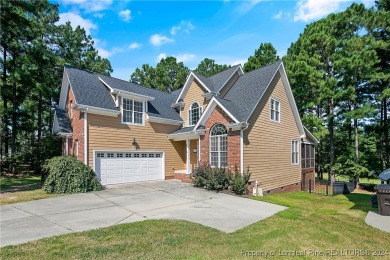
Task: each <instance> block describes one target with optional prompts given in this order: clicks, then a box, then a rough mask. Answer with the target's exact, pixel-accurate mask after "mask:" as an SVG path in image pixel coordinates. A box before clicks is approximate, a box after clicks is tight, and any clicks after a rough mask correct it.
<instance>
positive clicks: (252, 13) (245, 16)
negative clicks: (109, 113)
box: [51, 0, 374, 80]
mask: <svg viewBox="0 0 390 260" xmlns="http://www.w3.org/2000/svg"><path fill="white" fill-rule="evenodd" d="M51 2H55V3H58V4H59V5H60V9H59V10H60V21H59V23H65V22H66V21H70V22H71V24H72V26H73V27H76V26H77V25H80V26H81V27H83V28H84V29H85V30H86V31H87V33H88V34H90V35H91V36H92V38H93V39H94V41H95V47H96V48H97V49H98V51H99V54H100V55H101V56H102V57H105V58H108V59H109V60H110V62H111V65H112V67H113V69H114V72H113V73H112V76H113V77H117V78H121V79H124V80H129V78H130V75H131V73H132V72H133V71H134V70H135V68H137V67H140V66H142V64H145V63H148V64H150V65H152V66H155V65H156V63H157V62H158V61H159V59H161V58H162V57H166V56H175V57H176V58H177V59H178V60H179V61H183V62H184V64H185V65H186V66H187V67H189V68H190V69H195V68H196V67H197V65H198V64H199V62H200V61H201V60H203V59H204V58H212V59H215V60H216V62H217V63H221V64H230V65H235V64H238V63H241V64H243V63H244V62H245V61H246V60H247V58H248V57H249V56H250V55H252V54H253V53H254V50H255V49H256V48H258V46H259V45H260V43H262V42H271V43H272V44H273V45H274V46H275V48H276V49H277V51H278V55H279V56H283V55H285V54H286V51H287V49H288V47H289V46H290V44H291V43H292V42H294V41H296V40H297V38H298V37H299V34H300V33H301V32H303V29H304V28H305V26H306V25H307V24H308V23H310V22H313V21H315V20H318V19H320V18H322V17H324V16H326V15H327V14H329V13H331V12H339V11H342V10H345V9H346V8H347V7H348V6H349V5H350V4H351V3H352V2H353V1H348V0H297V1H265V0H250V1H249V0H248V1H233V0H225V1H223V0H222V1H169V2H168V1H147V0H144V1H135V0H131V1H125V0H121V1H118V0H104V1H103V0H101V1H92V0H58V1H53V0H52V1H51ZM355 2H363V3H364V4H365V5H366V6H372V5H373V4H374V0H357V1H355Z"/></svg>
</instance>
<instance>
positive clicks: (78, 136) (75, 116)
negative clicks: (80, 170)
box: [63, 87, 84, 162]
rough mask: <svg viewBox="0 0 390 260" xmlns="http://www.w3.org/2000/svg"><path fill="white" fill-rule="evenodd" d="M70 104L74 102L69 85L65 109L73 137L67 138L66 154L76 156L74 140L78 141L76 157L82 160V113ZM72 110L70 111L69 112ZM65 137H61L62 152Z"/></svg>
mask: <svg viewBox="0 0 390 260" xmlns="http://www.w3.org/2000/svg"><path fill="white" fill-rule="evenodd" d="M71 104H73V105H74V104H75V99H74V95H73V91H72V88H71V87H69V90H68V96H67V100H66V105H65V110H66V111H67V113H68V117H69V120H70V124H71V127H72V132H73V137H72V138H69V139H68V144H69V147H68V154H69V155H74V156H76V152H77V151H76V145H75V143H76V141H78V155H77V159H79V160H80V161H82V162H84V113H83V112H81V111H79V110H76V109H73V108H71ZM71 110H72V112H71ZM65 146H66V139H65V138H64V139H63V147H64V149H63V154H64V155H65V151H66V148H65Z"/></svg>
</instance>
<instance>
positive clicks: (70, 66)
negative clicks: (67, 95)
mask: <svg viewBox="0 0 390 260" xmlns="http://www.w3.org/2000/svg"><path fill="white" fill-rule="evenodd" d="M64 67H67V68H73V69H77V70H81V71H85V72H89V73H92V74H95V75H97V76H99V77H100V76H103V77H109V78H112V79H116V80H121V81H124V82H127V83H130V84H134V85H136V86H137V87H141V88H146V89H151V90H153V91H158V92H159V93H163V94H168V95H172V96H174V95H173V94H171V92H169V93H168V92H164V91H161V90H158V89H155V88H149V87H146V86H142V85H140V84H137V83H134V82H131V81H127V80H124V79H119V78H116V77H113V76H107V75H103V74H100V73H97V72H94V71H91V70H87V69H80V68H78V67H75V66H73V65H70V64H65V65H64Z"/></svg>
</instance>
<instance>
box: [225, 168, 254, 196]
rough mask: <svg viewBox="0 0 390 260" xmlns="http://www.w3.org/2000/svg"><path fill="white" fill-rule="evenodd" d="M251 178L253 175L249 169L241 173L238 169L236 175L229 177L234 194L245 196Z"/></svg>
mask: <svg viewBox="0 0 390 260" xmlns="http://www.w3.org/2000/svg"><path fill="white" fill-rule="evenodd" d="M250 177H251V173H250V172H249V168H248V169H247V171H246V172H244V173H242V174H241V173H240V171H238V169H237V168H236V169H235V170H234V173H232V174H230V175H229V182H230V187H231V189H232V191H233V192H234V193H236V194H237V195H243V194H245V193H246V187H247V185H248V183H249V179H250Z"/></svg>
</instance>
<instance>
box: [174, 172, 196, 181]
mask: <svg viewBox="0 0 390 260" xmlns="http://www.w3.org/2000/svg"><path fill="white" fill-rule="evenodd" d="M175 179H177V180H181V181H182V182H185V183H192V181H191V178H190V175H189V174H186V173H175Z"/></svg>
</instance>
